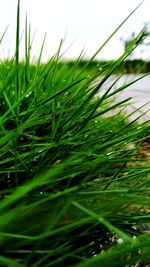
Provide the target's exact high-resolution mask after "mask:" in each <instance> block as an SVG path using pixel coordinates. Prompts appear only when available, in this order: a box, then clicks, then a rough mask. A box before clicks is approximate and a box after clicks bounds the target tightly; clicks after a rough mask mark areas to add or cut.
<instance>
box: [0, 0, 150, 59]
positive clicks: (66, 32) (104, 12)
mask: <svg viewBox="0 0 150 267" xmlns="http://www.w3.org/2000/svg"><path fill="white" fill-rule="evenodd" d="M0 2H1V3H0V34H1V35H2V33H3V32H4V30H5V28H6V26H7V25H8V24H9V28H8V31H7V33H6V36H5V38H4V40H3V43H2V44H1V46H0V57H1V58H2V57H8V56H9V55H10V56H11V55H12V52H13V51H14V48H15V31H16V28H15V27H16V7H17V0H0ZM20 2H21V32H22V31H23V29H24V24H25V14H26V12H27V14H28V20H29V21H30V22H31V32H32V36H33V35H34V32H35V30H36V35H35V39H34V43H33V46H32V49H33V51H32V55H33V56H35V57H36V56H37V54H38V51H39V50H40V46H41V43H42V39H43V37H44V34H45V33H47V37H46V44H45V49H44V53H43V60H46V59H48V57H49V56H50V55H52V54H53V53H54V52H56V50H57V48H58V46H59V42H60V39H61V38H64V37H65V42H64V49H65V48H66V47H68V46H69V45H70V44H71V43H72V42H74V43H73V45H72V46H71V48H70V49H69V50H68V51H67V52H66V53H65V57H66V58H74V57H77V56H78V55H79V54H80V52H81V50H82V49H83V47H85V52H86V57H90V56H92V54H93V53H94V52H95V51H96V49H98V47H99V46H100V45H101V44H102V43H103V42H104V41H105V40H106V38H107V37H108V36H109V35H110V34H111V33H112V31H113V30H114V29H115V28H116V27H117V26H118V25H119V23H121V22H122V21H123V19H124V18H125V17H126V16H127V15H129V13H130V12H131V11H132V10H133V9H134V8H135V7H136V6H137V5H138V4H139V3H140V2H141V1H140V0H21V1H20ZM149 21H150V0H145V2H144V3H143V5H142V6H141V7H140V8H139V9H138V10H137V11H136V12H135V13H134V14H133V16H132V17H131V18H130V19H129V20H128V21H127V22H126V24H125V25H124V26H123V27H122V28H121V30H120V31H119V32H118V34H116V36H115V37H113V39H112V40H111V42H109V44H107V46H106V47H105V48H104V49H103V50H102V51H101V53H100V54H99V55H98V58H99V59H110V58H115V57H118V56H119V55H120V54H121V53H122V51H123V46H122V42H121V41H120V37H122V36H123V38H124V39H125V38H128V37H129V36H130V35H131V33H132V32H133V31H134V32H136V33H138V32H139V31H140V30H141V28H142V27H143V24H144V22H149ZM23 42H24V40H23V39H22V44H23ZM21 49H22V51H21V52H22V53H21V54H22V55H23V51H24V49H23V45H22V46H21ZM139 53H140V52H139Z"/></svg>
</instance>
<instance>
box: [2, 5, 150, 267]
mask: <svg viewBox="0 0 150 267" xmlns="http://www.w3.org/2000/svg"><path fill="white" fill-rule="evenodd" d="M19 5H20V3H19V1H18V12H17V31H16V32H17V34H16V53H15V57H14V58H13V59H12V60H7V61H6V60H5V61H4V62H2V63H1V65H0V106H1V109H0V113H1V114H0V174H1V175H0V186H1V187H0V197H1V200H0V201H1V203H0V251H1V255H0V266H9V267H10V266H11V267H12V266H13V267H23V266H32V267H39V266H42V267H44V266H46V267H48V266H58V267H59V266H77V267H90V266H92V267H93V266H108V267H110V266H114V267H116V266H134V264H136V266H137V264H138V265H139V266H148V264H149V262H150V261H149V246H150V239H149V233H148V231H149V225H150V221H149V217H150V215H149V205H150V200H149V183H150V176H149V172H150V165H149V154H148V142H149V141H148V140H149V139H148V138H149V132H150V125H149V121H145V122H143V123H140V124H139V123H138V122H137V121H136V120H134V121H132V120H130V115H131V114H128V115H125V114H124V113H123V110H124V109H125V107H126V105H129V102H130V98H129V99H125V100H123V101H121V102H119V103H116V102H113V100H112V97H113V96H114V95H117V93H118V92H120V91H122V90H129V88H130V87H129V86H130V84H133V83H134V82H136V81H131V82H129V83H127V84H124V85H123V86H121V87H120V88H117V89H116V90H115V91H112V90H111V89H112V86H113V84H112V85H109V87H108V88H107V90H106V91H105V92H104V93H103V94H102V95H101V96H100V97H97V93H98V92H99V91H100V90H101V88H102V86H103V84H104V83H106V82H107V79H108V78H109V77H110V76H111V75H112V74H113V73H114V72H115V71H116V70H117V69H119V68H121V67H122V66H123V64H124V60H125V59H126V58H127V56H128V55H129V54H130V53H132V51H133V50H134V49H135V48H136V47H137V45H138V44H139V43H140V42H141V41H143V38H146V36H147V33H146V32H145V29H142V30H141V32H140V33H139V34H138V35H137V37H136V38H135V40H134V41H133V43H132V44H131V46H130V47H128V49H127V50H126V51H125V52H124V53H123V55H122V56H121V57H120V58H118V59H117V60H115V61H114V62H111V63H110V64H107V65H104V66H102V68H101V69H99V70H95V71H94V73H93V75H90V76H88V75H87V71H86V68H87V64H86V65H85V66H84V67H83V69H82V70H80V71H79V69H78V64H79V62H80V61H81V60H82V57H81V55H80V56H79V58H78V59H77V60H76V62H75V63H74V65H73V66H72V67H68V66H67V65H66V64H65V63H62V59H61V45H62V44H60V48H59V49H58V52H57V53H56V55H54V56H53V57H52V58H51V59H50V60H49V61H48V62H47V63H46V64H41V56H42V50H43V45H44V42H43V45H42V48H41V51H40V56H39V59H38V61H37V63H36V64H34V65H33V64H32V63H31V60H30V52H31V42H30V39H31V37H30V32H31V31H30V27H28V23H27V20H26V26H25V60H24V61H23V62H20V61H19V32H20V31H19V27H20V24H19V18H20V14H19V13H20V6H19ZM132 13H133V12H132ZM125 21H126V20H125ZM125 21H124V22H123V23H125ZM123 23H122V24H123ZM122 24H121V25H120V26H119V27H118V28H117V30H118V29H119V28H120V27H121V26H122ZM117 30H115V31H114V33H113V34H112V35H111V37H112V36H113V35H114V34H115V32H116V31H117ZM111 37H110V38H111ZM110 38H108V40H107V41H106V42H105V43H104V45H105V44H107V42H108V41H109V40H110ZM102 47H103V46H102ZM102 47H101V48H100V49H99V51H100V50H101V49H102ZM99 51H98V52H99ZM98 52H97V53H98ZM97 53H96V54H97ZM96 54H95V55H94V56H93V57H92V59H91V60H89V62H90V61H92V60H93V59H94V58H95V56H96ZM100 76H102V77H103V78H102V79H99V77H100ZM117 79H119V77H118V78H116V81H117ZM121 110H122V112H121ZM108 112H109V113H108ZM107 114H110V115H109V116H106V115H107ZM141 116H142V115H141ZM144 152H145V154H144ZM140 264H143V265H140Z"/></svg>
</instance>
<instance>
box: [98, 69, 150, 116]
mask: <svg viewBox="0 0 150 267" xmlns="http://www.w3.org/2000/svg"><path fill="white" fill-rule="evenodd" d="M143 75H144V74H139V75H134V74H129V75H123V76H122V77H121V78H120V79H119V81H117V82H116V84H115V85H114V86H113V88H112V90H116V89H117V88H119V87H120V86H121V85H123V84H125V83H127V82H131V81H133V80H136V79H138V78H140V77H142V76H143ZM116 78H117V76H115V75H112V76H111V78H109V80H108V81H107V82H106V83H105V84H104V85H103V87H102V90H100V92H99V93H98V95H101V94H102V92H104V91H105V90H106V89H108V88H109V86H110V85H111V84H112V83H113V82H114V81H115V80H116ZM128 97H132V100H131V101H130V104H128V105H127V107H126V108H125V111H126V112H127V113H129V114H130V113H131V112H133V111H135V110H137V109H138V108H140V107H141V108H140V111H136V113H134V114H133V115H131V120H132V119H135V118H137V117H138V116H140V115H143V116H142V117H141V118H140V119H139V121H146V120H150V75H147V76H146V77H144V78H142V79H141V80H139V81H137V82H136V83H134V84H132V85H130V87H128V88H126V89H125V90H124V91H122V92H120V93H118V94H117V95H115V97H114V99H115V101H116V102H118V101H122V100H123V99H126V98H128ZM145 104H146V105H145ZM143 105H145V106H143ZM142 106H143V107H142Z"/></svg>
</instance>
